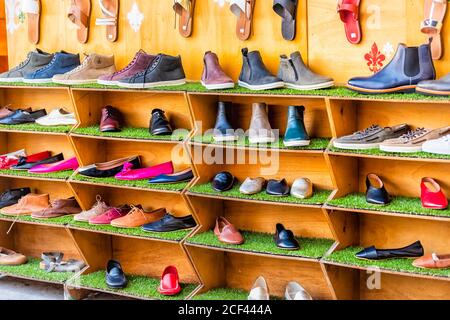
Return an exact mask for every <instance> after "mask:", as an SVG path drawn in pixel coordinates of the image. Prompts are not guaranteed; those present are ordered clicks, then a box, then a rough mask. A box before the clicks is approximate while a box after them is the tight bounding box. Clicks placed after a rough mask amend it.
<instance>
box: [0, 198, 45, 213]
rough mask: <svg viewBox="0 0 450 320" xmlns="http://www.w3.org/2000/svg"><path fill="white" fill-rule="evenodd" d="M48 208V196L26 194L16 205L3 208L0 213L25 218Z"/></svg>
mask: <svg viewBox="0 0 450 320" xmlns="http://www.w3.org/2000/svg"><path fill="white" fill-rule="evenodd" d="M49 207H50V197H49V195H48V194H31V193H30V194H27V195H26V196H24V197H22V198H21V199H20V200H19V202H18V203H17V204H14V205H12V206H9V207H5V208H3V209H1V210H0V213H1V214H3V215H7V216H26V215H31V214H32V213H33V212H38V211H42V210H45V209H48V208H49Z"/></svg>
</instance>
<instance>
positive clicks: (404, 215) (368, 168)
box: [322, 94, 450, 300]
mask: <svg viewBox="0 0 450 320" xmlns="http://www.w3.org/2000/svg"><path fill="white" fill-rule="evenodd" d="M412 97H414V98H415V99H411V98H412ZM328 110H329V114H330V116H331V120H332V123H333V124H334V128H333V131H334V134H333V135H334V136H342V135H346V134H351V133H353V132H355V131H357V130H362V129H364V128H366V127H368V126H370V125H371V124H379V125H380V126H392V125H396V124H400V123H407V124H409V125H410V126H412V127H413V128H417V127H425V128H440V127H444V126H447V125H448V119H449V116H448V100H444V99H440V98H427V97H420V96H419V97H418V96H417V95H410V94H408V95H394V96H380V97H378V98H377V100H375V99H372V98H371V97H361V98H358V99H330V101H329V105H328ZM325 155H326V157H327V159H328V160H327V161H328V162H329V164H330V168H331V174H332V177H333V180H334V182H335V184H336V185H337V191H336V192H334V193H333V195H332V197H331V199H330V200H329V201H327V203H326V204H325V206H324V209H325V210H326V212H327V214H328V219H329V221H330V222H331V224H332V225H333V227H332V228H333V230H334V231H335V235H336V237H337V239H336V240H337V241H336V243H335V244H334V246H333V248H332V250H330V251H329V252H328V253H327V254H326V255H325V256H324V257H323V258H322V263H323V264H324V265H325V270H326V273H327V275H328V278H329V280H330V284H331V286H332V287H333V291H334V293H335V296H336V297H337V298H338V299H362V300H368V299H447V298H448V296H449V294H450V286H449V280H450V270H449V269H421V268H416V267H414V266H412V261H413V259H389V260H381V261H373V260H372V261H369V260H360V259H357V258H355V253H356V252H358V251H360V250H361V249H362V248H365V247H369V246H372V245H374V246H375V247H376V248H399V247H403V246H406V245H408V244H410V243H412V242H414V241H417V240H420V241H421V243H422V245H423V247H424V250H425V254H431V253H433V252H436V253H439V252H446V250H447V249H448V247H449V245H450V242H449V240H448V236H447V234H448V232H449V231H450V210H448V209H446V210H431V209H425V208H423V207H422V205H421V201H420V182H421V179H422V178H423V177H432V178H435V179H436V180H437V181H438V182H439V183H440V184H441V186H442V188H443V190H444V192H445V193H446V194H450V188H449V183H448V182H449V181H450V173H449V168H450V159H449V157H448V156H440V155H431V154H427V153H422V152H418V153H413V154H406V153H405V154H398V153H384V152H380V151H377V150H371V151H357V150H339V149H336V148H334V147H332V145H330V147H329V148H328V149H327V151H326V152H325ZM368 173H375V174H377V175H379V176H380V177H381V179H382V180H383V182H384V184H385V187H386V189H387V190H388V192H389V193H390V195H391V196H392V197H393V199H392V202H391V203H390V204H388V205H385V206H377V205H371V204H368V203H367V202H366V200H365V191H366V185H365V179H366V175H367V174H368ZM377 272H379V273H377ZM377 277H378V278H377ZM377 279H378V280H379V281H378V280H377Z"/></svg>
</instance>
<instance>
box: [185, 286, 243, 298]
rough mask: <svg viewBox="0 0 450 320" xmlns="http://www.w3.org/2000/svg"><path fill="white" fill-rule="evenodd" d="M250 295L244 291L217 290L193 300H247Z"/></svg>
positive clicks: (201, 294) (197, 296)
mask: <svg viewBox="0 0 450 320" xmlns="http://www.w3.org/2000/svg"><path fill="white" fill-rule="evenodd" d="M248 294H249V293H248V292H247V291H245V290H242V289H231V288H217V289H212V290H209V291H207V292H204V293H200V294H198V295H195V296H194V297H193V298H192V300H214V301H223V300H247V297H248Z"/></svg>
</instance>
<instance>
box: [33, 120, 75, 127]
mask: <svg viewBox="0 0 450 320" xmlns="http://www.w3.org/2000/svg"><path fill="white" fill-rule="evenodd" d="M36 123H37V124H38V125H40V126H44V127H53V126H74V125H76V124H77V122H71V123H68V122H56V123H42V122H38V121H36Z"/></svg>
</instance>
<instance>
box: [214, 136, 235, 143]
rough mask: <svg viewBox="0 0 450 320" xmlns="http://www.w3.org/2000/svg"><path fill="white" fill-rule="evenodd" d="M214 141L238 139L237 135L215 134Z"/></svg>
mask: <svg viewBox="0 0 450 320" xmlns="http://www.w3.org/2000/svg"><path fill="white" fill-rule="evenodd" d="M213 139H214V141H215V142H230V141H236V140H238V137H237V136H224V137H222V136H220V137H219V136H217V137H213Z"/></svg>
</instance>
